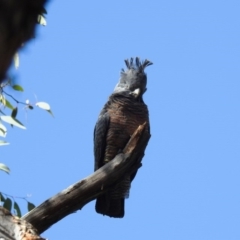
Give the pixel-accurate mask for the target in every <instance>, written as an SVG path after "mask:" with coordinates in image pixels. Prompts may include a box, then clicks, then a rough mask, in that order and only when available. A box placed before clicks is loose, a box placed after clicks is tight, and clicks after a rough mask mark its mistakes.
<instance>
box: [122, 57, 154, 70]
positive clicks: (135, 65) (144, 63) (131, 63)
mask: <svg viewBox="0 0 240 240" xmlns="http://www.w3.org/2000/svg"><path fill="white" fill-rule="evenodd" d="M124 61H125V64H126V66H127V68H128V69H136V68H137V69H138V70H139V71H140V72H143V71H144V69H145V68H146V67H147V66H150V65H152V64H153V63H152V62H150V61H149V60H147V59H146V60H144V61H142V62H141V60H140V58H139V57H136V59H135V63H134V59H133V58H130V60H129V59H126V60H124ZM122 72H125V71H124V69H122Z"/></svg>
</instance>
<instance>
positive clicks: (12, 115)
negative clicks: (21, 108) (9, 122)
mask: <svg viewBox="0 0 240 240" xmlns="http://www.w3.org/2000/svg"><path fill="white" fill-rule="evenodd" d="M17 112H18V108H17V107H15V108H14V109H13V110H12V114H11V117H12V118H16V116H17Z"/></svg>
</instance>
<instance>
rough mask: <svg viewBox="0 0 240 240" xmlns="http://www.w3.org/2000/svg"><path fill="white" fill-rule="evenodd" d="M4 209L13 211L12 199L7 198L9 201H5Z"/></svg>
mask: <svg viewBox="0 0 240 240" xmlns="http://www.w3.org/2000/svg"><path fill="white" fill-rule="evenodd" d="M3 207H4V208H6V209H7V210H8V211H10V212H11V210H12V200H11V199H10V198H7V199H6V200H5V201H4V204H3Z"/></svg>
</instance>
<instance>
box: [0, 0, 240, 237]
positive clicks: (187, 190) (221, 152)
mask: <svg viewBox="0 0 240 240" xmlns="http://www.w3.org/2000/svg"><path fill="white" fill-rule="evenodd" d="M239 7H240V3H239V1H223V0H220V1H205V0H202V1H187V0H184V1H176V0H172V1H171V0H170V1H157V0H154V1H151V0H150V1H148V2H147V1H142V0H139V1H125V0H123V1H116V2H112V1H99V2H97V1H88V2H79V1H75V0H73V1H71V3H70V2H67V1H51V2H50V3H49V5H48V6H47V11H48V14H47V26H46V27H39V29H38V33H37V38H36V39H34V40H33V41H31V43H30V44H28V45H27V46H26V48H25V49H24V50H23V51H21V52H20V68H19V70H18V71H17V72H15V73H14V74H15V75H16V78H17V80H18V81H19V83H20V84H21V85H22V86H23V87H24V89H25V92H24V93H23V94H17V97H18V98H19V99H20V100H23V101H24V100H25V99H30V100H31V101H32V102H34V101H36V98H35V95H36V96H37V100H38V101H46V102H48V103H49V104H50V105H51V107H52V111H53V113H54V116H55V118H52V117H51V116H50V115H49V114H47V113H45V112H44V111H41V110H39V109H34V111H31V112H30V111H28V113H27V114H26V112H25V111H24V109H23V107H22V108H21V111H19V119H20V120H21V121H22V122H23V123H24V124H25V125H26V127H27V130H25V131H24V130H21V129H16V128H14V129H13V130H12V129H10V128H9V131H8V136H7V141H9V142H10V143H11V144H10V145H9V146H6V147H2V148H1V162H3V163H5V164H7V165H8V166H9V167H10V168H11V174H10V176H7V175H6V174H4V173H0V181H1V182H2V184H1V191H2V192H4V193H8V194H10V195H14V196H26V195H27V194H31V198H30V199H29V200H30V201H31V202H33V203H34V204H36V205H38V204H40V203H42V202H43V201H44V200H46V199H48V198H49V197H51V196H53V195H55V194H56V193H58V192H60V191H61V190H63V189H64V188H66V187H68V186H69V185H71V184H73V183H75V182H77V181H79V180H80V179H82V178H84V177H86V176H88V175H89V174H91V173H92V171H93V128H94V125H95V122H96V120H97V117H98V114H99V112H100V110H101V108H102V107H103V105H104V103H105V102H106V101H107V99H108V96H109V95H110V94H111V92H112V90H113V88H114V87H115V85H116V83H117V81H118V79H119V73H120V70H121V68H123V67H124V61H123V60H124V59H126V58H129V57H135V56H139V57H141V58H142V59H145V58H148V59H149V60H151V61H152V62H153V63H154V65H152V66H150V67H148V68H147V70H146V72H147V74H148V91H147V92H146V94H145V96H144V100H145V102H146V103H147V104H148V107H149V111H150V121H151V133H152V138H151V139H150V142H149V145H148V147H147V150H146V155H145V157H144V159H143V167H142V168H141V169H140V170H139V172H138V175H137V177H136V178H135V180H134V182H133V184H132V189H131V193H130V198H129V199H128V200H127V202H126V216H125V217H124V218H123V219H112V218H108V217H103V216H101V215H99V214H97V213H95V210H94V204H95V203H94V202H91V203H89V204H88V205H87V206H85V207H84V208H83V209H82V210H81V211H78V212H77V213H74V214H71V215H70V216H68V217H66V218H65V219H64V220H62V221H61V222H59V223H57V224H55V225H54V226H52V227H51V228H50V229H49V230H48V231H46V232H45V233H43V234H42V235H43V236H45V237H47V238H49V239H51V240H54V239H84V240H88V239H89V240H90V239H94V238H98V239H99V240H101V239H104V240H108V239H115V240H122V239H147V238H151V239H161V240H188V239H189V240H203V239H204V240H208V239H209V240H235V239H240V228H239V225H240V175H239V172H240V151H239V148H240V94H239V89H240V82H239V80H240V79H239V78H240V68H239V64H240V45H239V42H240V33H239V24H240V17H239ZM3 183H4V184H3ZM17 201H18V202H19V203H20V205H21V206H22V209H23V212H24V211H26V204H25V203H24V201H22V200H17Z"/></svg>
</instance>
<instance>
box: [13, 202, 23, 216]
mask: <svg viewBox="0 0 240 240" xmlns="http://www.w3.org/2000/svg"><path fill="white" fill-rule="evenodd" d="M13 208H14V210H15V211H16V213H17V216H18V217H19V218H20V217H21V216H22V213H21V210H20V208H19V206H18V204H17V203H16V202H14V205H13Z"/></svg>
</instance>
